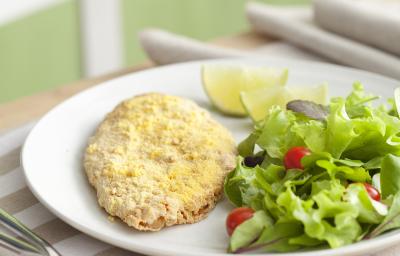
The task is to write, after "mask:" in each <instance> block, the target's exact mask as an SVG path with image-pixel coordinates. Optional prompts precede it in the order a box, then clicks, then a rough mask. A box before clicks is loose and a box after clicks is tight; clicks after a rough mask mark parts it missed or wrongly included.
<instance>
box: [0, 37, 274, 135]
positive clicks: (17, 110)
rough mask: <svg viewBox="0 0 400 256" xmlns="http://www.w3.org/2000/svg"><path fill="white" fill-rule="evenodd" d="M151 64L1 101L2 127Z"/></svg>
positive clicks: (239, 40)
mask: <svg viewBox="0 0 400 256" xmlns="http://www.w3.org/2000/svg"><path fill="white" fill-rule="evenodd" d="M269 41H271V40H270V39H267V38H265V37H261V36H259V35H257V34H255V33H254V32H246V33H242V34H239V35H236V36H230V37H222V38H218V39H216V40H213V41H211V43H213V44H216V45H219V46H224V47H230V48H237V49H251V48H255V47H257V46H260V45H262V44H265V43H267V42H269ZM151 67H154V65H153V64H152V63H151V62H146V63H143V64H141V65H137V66H134V67H129V68H125V69H122V70H119V71H117V72H113V73H111V74H107V75H103V76H100V77H96V78H91V79H85V80H80V81H76V82H74V83H71V84H68V85H65V86H61V87H58V88H56V89H52V90H49V91H44V92H41V93H38V94H34V95H31V96H27V97H23V98H20V99H17V100H15V101H11V102H7V103H4V104H0V131H5V130H8V129H11V128H14V127H17V126H19V125H22V124H24V123H27V122H30V121H33V120H35V119H38V118H40V117H41V116H42V115H43V114H45V113H46V112H47V111H49V110H50V109H51V108H53V107H54V106H55V105H57V104H58V103H60V102H62V101H64V100H65V99H67V98H69V97H71V96H72V95H74V94H76V93H78V92H80V91H82V90H84V89H87V88H89V87H92V86H95V85H96V84H99V83H102V82H104V81H107V80H110V79H112V78H115V77H118V76H121V75H125V74H129V73H133V72H136V71H139V70H143V69H147V68H151Z"/></svg>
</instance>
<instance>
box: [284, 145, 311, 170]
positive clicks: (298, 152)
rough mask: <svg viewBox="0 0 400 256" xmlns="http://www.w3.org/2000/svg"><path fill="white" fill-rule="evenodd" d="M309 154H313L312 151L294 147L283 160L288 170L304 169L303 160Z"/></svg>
mask: <svg viewBox="0 0 400 256" xmlns="http://www.w3.org/2000/svg"><path fill="white" fill-rule="evenodd" d="M309 154H311V151H310V150H309V149H308V148H306V147H293V148H291V149H289V150H288V151H287V152H286V154H285V157H284V159H283V163H284V165H285V168H286V170H288V169H303V165H302V164H301V159H302V158H303V157H304V156H306V155H309Z"/></svg>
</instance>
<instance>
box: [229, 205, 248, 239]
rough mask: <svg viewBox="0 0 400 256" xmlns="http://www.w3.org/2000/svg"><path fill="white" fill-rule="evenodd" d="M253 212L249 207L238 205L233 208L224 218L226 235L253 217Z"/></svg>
mask: <svg viewBox="0 0 400 256" xmlns="http://www.w3.org/2000/svg"><path fill="white" fill-rule="evenodd" d="M253 214H254V211H253V209H251V208H249V207H239V208H235V209H233V210H232V211H231V212H230V213H229V215H228V217H227V218H226V230H227V231H228V235H229V236H231V235H232V234H233V231H235V229H236V227H237V226H239V225H240V224H242V223H243V222H244V221H246V220H248V219H250V218H251V217H253Z"/></svg>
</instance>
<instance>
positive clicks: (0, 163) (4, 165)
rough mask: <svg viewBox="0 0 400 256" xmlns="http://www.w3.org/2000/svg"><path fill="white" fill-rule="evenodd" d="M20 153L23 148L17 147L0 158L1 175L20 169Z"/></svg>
mask: <svg viewBox="0 0 400 256" xmlns="http://www.w3.org/2000/svg"><path fill="white" fill-rule="evenodd" d="M20 152H21V147H17V148H15V149H13V150H11V151H10V152H8V153H6V154H5V155H3V156H1V157H0V175H3V174H6V173H8V172H9V171H12V170H14V169H17V168H18V167H19V154H20Z"/></svg>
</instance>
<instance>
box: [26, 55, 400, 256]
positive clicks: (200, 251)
mask: <svg viewBox="0 0 400 256" xmlns="http://www.w3.org/2000/svg"><path fill="white" fill-rule="evenodd" d="M216 62H218V63H220V62H224V63H241V64H246V65H256V66H259V65H263V66H270V67H282V68H283V67H287V68H289V71H290V78H289V85H317V84H320V83H322V82H328V83H329V90H330V96H337V95H342V96H344V95H347V94H348V93H349V92H350V90H351V85H352V83H353V82H354V81H356V80H358V81H361V82H362V83H363V84H364V85H365V87H366V89H367V90H368V91H370V92H372V93H374V94H378V95H382V96H383V97H384V98H386V97H391V96H392V93H393V90H394V88H395V87H396V86H399V85H400V83H399V82H398V81H395V80H392V79H389V78H385V77H383V76H379V75H375V74H371V73H367V72H364V71H359V70H355V69H350V68H344V67H339V66H334V65H327V64H320V63H311V62H303V61H294V60H285V59H272V58H271V59H269V60H256V59H222V60H212V61H201V62H191V63H185V64H177V65H171V66H164V67H159V68H154V69H150V70H146V71H142V72H138V73H134V74H131V75H127V76H123V77H121V78H117V79H114V80H111V81H108V82H105V83H103V84H101V85H98V86H96V87H94V88H91V89H89V90H86V91H84V92H82V93H80V94H78V95H76V96H74V97H72V98H70V99H68V100H66V101H65V102H64V103H62V104H60V105H59V106H57V107H56V108H54V109H53V110H51V111H50V112H49V113H48V114H46V115H45V116H44V117H43V118H42V119H41V120H40V121H39V122H38V123H37V125H36V126H35V127H34V128H33V130H32V131H31V133H30V134H29V136H28V138H27V140H26V142H25V145H24V148H23V151H22V165H23V168H24V172H25V176H26V179H27V182H28V185H29V187H30V189H31V190H32V192H33V193H34V194H35V195H36V197H37V198H38V199H39V200H40V201H41V202H42V203H43V204H44V205H45V206H46V207H47V208H49V209H50V210H51V211H52V212H53V213H54V214H55V215H57V216H58V217H60V218H61V219H62V220H64V221H65V222H67V223H69V224H70V225H72V226H73V227H75V228H77V229H79V230H81V231H82V232H84V233H87V234H89V235H91V236H93V237H96V238H98V239H100V240H103V241H105V242H108V243H110V244H113V245H116V246H119V247H123V248H126V249H128V250H132V251H136V252H141V253H145V254H154V255H184V256H190V255H199V256H200V255H202V256H203V255H213V256H215V255H227V254H226V247H227V244H228V237H227V235H226V233H225V218H226V214H227V212H228V211H229V210H230V209H231V206H230V205H229V203H228V202H227V201H226V200H225V201H223V202H220V203H219V204H218V206H217V207H216V209H215V210H213V211H212V212H211V214H210V215H209V217H208V218H207V219H205V220H203V221H201V222H199V223H197V224H192V225H180V226H174V227H170V228H166V229H164V230H162V231H160V232H155V233H150V232H147V233H146V232H138V231H135V230H134V229H131V228H128V227H127V226H126V225H124V224H122V223H121V222H119V221H116V222H110V221H109V220H108V219H107V214H106V213H105V211H104V210H103V209H101V208H100V207H99V206H98V205H97V201H96V195H95V191H94V189H93V188H92V187H91V186H90V185H89V183H88V182H87V180H86V176H85V173H84V170H83V168H82V155H83V151H84V148H85V146H86V143H87V140H88V137H89V136H90V135H92V134H93V132H94V131H95V129H96V127H97V125H98V124H99V123H100V122H101V121H102V119H103V118H104V116H105V115H106V113H108V112H110V111H111V110H112V109H113V108H114V106H116V105H117V104H118V103H119V102H120V101H122V100H123V99H126V98H128V97H132V96H134V95H137V94H141V93H145V92H162V93H167V94H172V95H177V96H182V97H186V98H190V99H192V100H194V101H196V102H197V103H198V104H199V105H200V106H202V107H205V108H207V109H209V110H210V111H211V112H212V115H213V116H214V117H215V118H216V119H217V120H218V121H220V122H221V123H222V124H223V125H224V126H225V127H227V128H228V129H229V130H230V131H231V132H232V133H233V135H234V137H235V139H236V140H237V141H240V140H241V139H243V138H244V137H245V136H246V135H247V134H248V132H249V131H250V130H251V122H250V121H249V120H248V119H240V118H230V117H226V116H223V115H221V114H219V113H217V112H215V111H214V110H213V109H212V108H211V106H210V103H209V101H208V100H207V97H206V95H205V94H204V92H203V89H202V86H201V83H200V66H201V65H202V64H204V63H216ZM398 242H400V232H398V231H394V232H391V233H388V234H385V235H383V236H380V237H378V238H375V239H372V240H368V241H363V242H359V243H356V244H353V245H349V246H346V247H342V248H338V249H334V250H328V249H327V250H319V251H309V252H297V253H288V254H279V255H280V256H283V255H304V256H306V255H307V256H311V255H315V256H317V255H318V256H322V255H341V256H342V255H359V254H367V253H368V254H369V253H372V252H374V251H377V250H380V249H383V248H385V247H388V246H391V245H394V244H395V243H398ZM269 255H272V254H269Z"/></svg>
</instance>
